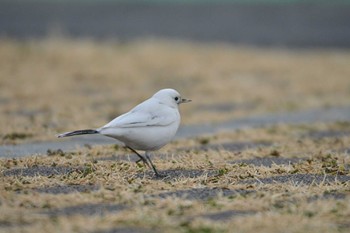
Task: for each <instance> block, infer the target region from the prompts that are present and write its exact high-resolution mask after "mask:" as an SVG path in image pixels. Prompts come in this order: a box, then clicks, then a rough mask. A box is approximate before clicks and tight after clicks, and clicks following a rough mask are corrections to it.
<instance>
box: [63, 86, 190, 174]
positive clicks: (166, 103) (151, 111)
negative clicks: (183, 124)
mask: <svg viewBox="0 0 350 233" xmlns="http://www.w3.org/2000/svg"><path fill="white" fill-rule="evenodd" d="M189 101H190V100H186V99H183V98H181V95H180V94H179V93H178V92H177V91H176V90H174V89H162V90H160V91H158V92H157V93H155V94H154V95H153V96H152V97H151V98H149V99H147V100H145V101H144V102H142V103H140V104H139V105H137V106H136V107H134V108H133V109H131V110H130V111H129V112H127V113H125V114H123V115H120V116H119V117H117V118H115V119H114V120H112V121H111V122H109V123H107V124H106V125H104V126H103V127H101V128H98V129H87V130H77V131H72V132H67V133H63V134H60V135H58V137H59V138H60V137H68V136H75V135H82V134H101V135H105V136H108V137H112V138H115V139H117V140H119V141H121V142H123V143H124V144H125V146H126V147H128V148H129V149H131V150H132V151H133V152H135V153H136V154H137V155H138V156H139V157H140V160H142V161H143V162H144V163H145V164H146V165H148V166H150V165H149V163H148V161H149V162H150V164H151V166H150V167H152V168H153V170H154V172H155V174H156V175H159V174H158V172H157V170H156V169H155V167H154V165H153V163H152V161H151V160H150V158H149V156H148V152H149V151H154V150H158V149H160V148H161V147H163V146H164V145H166V144H167V143H169V142H170V141H171V140H172V139H173V138H174V136H175V134H176V132H177V130H178V128H179V125H180V121H181V117H180V113H179V109H178V106H179V104H181V103H186V102H189ZM135 150H142V151H145V152H146V153H145V156H146V159H145V158H144V157H143V156H141V155H140V154H139V153H137V152H136V151H135ZM147 159H148V161H147Z"/></svg>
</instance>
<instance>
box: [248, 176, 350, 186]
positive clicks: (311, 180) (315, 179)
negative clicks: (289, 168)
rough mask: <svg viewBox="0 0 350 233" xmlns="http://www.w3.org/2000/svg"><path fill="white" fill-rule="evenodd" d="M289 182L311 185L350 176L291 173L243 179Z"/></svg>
mask: <svg viewBox="0 0 350 233" xmlns="http://www.w3.org/2000/svg"><path fill="white" fill-rule="evenodd" d="M288 182H291V183H293V184H295V185H300V184H302V185H311V184H315V185H317V184H321V183H323V184H328V185H329V184H331V183H334V182H340V183H346V182H350V176H344V175H340V176H334V175H318V174H291V175H282V176H275V177H268V178H262V179H253V180H245V181H243V183H245V184H252V183H258V184H274V183H288Z"/></svg>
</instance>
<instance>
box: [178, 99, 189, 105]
mask: <svg viewBox="0 0 350 233" xmlns="http://www.w3.org/2000/svg"><path fill="white" fill-rule="evenodd" d="M191 101H192V100H189V99H181V102H180V104H183V103H188V102H191Z"/></svg>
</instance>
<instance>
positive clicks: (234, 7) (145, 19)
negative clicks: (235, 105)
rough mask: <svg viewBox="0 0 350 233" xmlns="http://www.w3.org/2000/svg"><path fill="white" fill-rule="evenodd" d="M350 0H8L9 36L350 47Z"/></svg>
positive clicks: (1, 18)
mask: <svg viewBox="0 0 350 233" xmlns="http://www.w3.org/2000/svg"><path fill="white" fill-rule="evenodd" d="M349 5H350V2H349V1H348V0H333V1H326V0H279V1H277V0H215V1H214V0H204V1H200V0H188V1H185V0H130V1H127V0H124V1H123V0H101V1H94V0H87V1H84V0H71V1H68V0H22V1H20V0H14V1H6V0H2V1H1V14H0V33H1V35H2V36H8V37H11V38H12V37H14V38H21V39H28V38H42V37H46V36H47V35H48V34H51V33H64V35H67V36H70V37H73V38H81V37H84V38H86V37H87V38H95V39H105V38H117V39H118V40H130V39H135V38H145V37H148V38H154V37H156V38H158V37H161V38H171V39H174V38H176V39H186V40H195V41H211V42H212V41H216V42H230V43H235V44H249V45H261V46H288V47H290V46H294V47H296V46H297V47H310V46H311V47H320V46H321V47H324V46H327V47H349V45H350V24H349V22H350V6H349Z"/></svg>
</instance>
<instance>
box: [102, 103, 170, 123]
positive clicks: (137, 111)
mask: <svg viewBox="0 0 350 233" xmlns="http://www.w3.org/2000/svg"><path fill="white" fill-rule="evenodd" d="M176 120H177V115H176V112H174V109H172V108H168V107H165V106H161V107H160V108H159V106H158V107H157V104H154V103H152V104H151V103H143V104H142V106H136V107H135V108H134V109H132V110H131V111H130V112H127V113H125V114H123V115H120V116H119V117H117V118H115V119H114V120H112V121H111V122H109V123H108V124H106V125H105V126H103V127H102V128H101V129H103V128H111V127H119V128H134V127H145V126H165V125H170V124H171V123H173V122H175V121H176Z"/></svg>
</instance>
